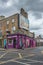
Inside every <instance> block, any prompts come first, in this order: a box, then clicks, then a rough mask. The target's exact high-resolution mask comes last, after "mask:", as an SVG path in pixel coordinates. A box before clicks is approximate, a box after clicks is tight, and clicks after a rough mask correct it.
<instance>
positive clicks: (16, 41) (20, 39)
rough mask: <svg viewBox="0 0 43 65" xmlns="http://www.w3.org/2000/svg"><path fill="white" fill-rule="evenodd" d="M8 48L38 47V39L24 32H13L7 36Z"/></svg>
mask: <svg viewBox="0 0 43 65" xmlns="http://www.w3.org/2000/svg"><path fill="white" fill-rule="evenodd" d="M7 45H8V48H22V46H24V48H28V47H36V41H35V40H34V39H31V38H29V37H27V36H26V35H22V34H13V35H8V36H7Z"/></svg>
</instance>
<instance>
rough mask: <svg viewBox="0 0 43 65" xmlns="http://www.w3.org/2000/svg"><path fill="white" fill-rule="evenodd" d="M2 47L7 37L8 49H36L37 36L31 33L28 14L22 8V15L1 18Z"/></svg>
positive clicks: (0, 44)
mask: <svg viewBox="0 0 43 65" xmlns="http://www.w3.org/2000/svg"><path fill="white" fill-rule="evenodd" d="M0 18H1V19H0V42H1V43H0V46H2V47H3V46H4V43H3V40H4V38H5V37H7V47H8V48H21V47H22V46H24V47H25V48H28V47H35V46H36V41H35V38H34V37H35V35H34V33H32V32H30V31H29V20H28V13H27V12H25V10H24V9H23V8H21V10H20V13H16V14H14V15H12V16H9V17H7V18H5V17H4V16H0Z"/></svg>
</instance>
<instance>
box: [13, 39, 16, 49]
mask: <svg viewBox="0 0 43 65" xmlns="http://www.w3.org/2000/svg"><path fill="white" fill-rule="evenodd" d="M13 47H14V48H16V38H14V40H13Z"/></svg>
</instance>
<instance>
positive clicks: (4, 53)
mask: <svg viewBox="0 0 43 65" xmlns="http://www.w3.org/2000/svg"><path fill="white" fill-rule="evenodd" d="M7 53H8V51H7V52H6V53H4V54H2V55H1V57H0V59H1V58H3V57H4V56H5V55H6V54H7Z"/></svg>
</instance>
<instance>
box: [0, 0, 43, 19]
mask: <svg viewBox="0 0 43 65" xmlns="http://www.w3.org/2000/svg"><path fill="white" fill-rule="evenodd" d="M8 1H9V0H0V4H1V3H5V6H6V3H7V2H8ZM12 2H13V5H12V6H11V7H8V8H6V7H4V5H2V6H3V7H4V8H2V6H1V7H0V14H2V13H4V14H5V15H6V13H10V12H11V11H13V13H14V10H19V9H20V8H22V7H23V8H24V9H25V10H26V11H27V12H28V11H33V13H34V14H33V16H36V19H38V18H41V14H40V13H38V12H43V2H40V0H18V3H16V2H15V0H12ZM36 12H37V13H36ZM9 15H10V14H9Z"/></svg>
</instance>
